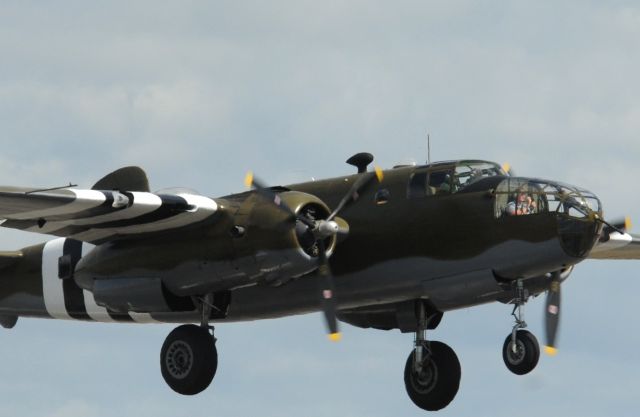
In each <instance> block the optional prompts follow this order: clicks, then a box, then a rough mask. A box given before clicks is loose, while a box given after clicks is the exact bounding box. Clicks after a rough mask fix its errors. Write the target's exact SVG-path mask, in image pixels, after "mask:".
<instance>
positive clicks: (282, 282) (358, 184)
mask: <svg viewBox="0 0 640 417" xmlns="http://www.w3.org/2000/svg"><path fill="white" fill-rule="evenodd" d="M372 161H373V156H372V155H371V154H369V153H359V154H356V155H354V156H352V157H351V158H349V159H348V160H347V162H348V163H349V164H351V165H353V166H355V167H356V168H357V173H354V174H352V175H347V176H342V177H338V178H331V179H326V180H319V181H312V182H306V183H300V184H294V185H288V186H277V187H269V186H267V185H265V184H264V183H262V182H261V181H259V180H257V179H256V178H255V177H254V176H253V175H252V174H250V175H248V176H247V178H246V184H247V186H248V187H251V188H252V189H250V190H248V191H245V192H242V193H239V194H233V195H228V196H224V197H220V198H210V197H205V196H203V195H199V194H198V193H196V192H194V191H189V190H186V189H171V190H163V191H158V192H155V193H152V192H150V189H149V182H148V179H147V176H146V174H145V172H144V171H143V170H142V169H140V168H138V167H125V168H121V169H119V170H117V171H114V172H112V173H111V174H109V175H107V176H105V177H104V178H102V179H101V180H100V181H98V182H97V183H96V184H95V185H94V186H93V187H92V188H91V189H79V188H77V187H76V186H73V185H71V184H70V185H69V186H67V187H54V188H19V187H0V219H1V220H0V223H1V225H2V226H3V227H9V228H14V229H20V230H25V231H30V232H36V233H43V234H47V235H54V236H58V237H59V238H57V239H54V240H50V241H48V242H46V243H44V244H40V245H35V246H30V247H26V248H23V249H21V250H17V251H11V252H1V253H0V324H1V325H2V326H4V327H5V328H12V327H13V326H14V325H15V324H16V322H17V320H18V318H19V317H41V318H54V319H68V320H86V321H97V322H139V323H147V322H165V323H187V324H182V325H180V326H179V327H177V328H175V329H174V330H173V331H172V332H171V333H170V334H169V335H168V336H167V338H166V340H165V342H164V344H163V346H162V349H161V352H160V367H161V372H162V376H163V377H164V379H165V381H166V382H167V384H168V385H169V386H170V387H171V388H172V389H173V390H174V391H176V392H178V393H180V394H185V395H193V394H197V393H199V392H201V391H203V390H204V389H205V388H207V386H208V385H209V384H210V383H211V381H212V380H213V377H214V375H215V373H216V368H217V364H218V357H217V352H216V339H215V338H214V329H213V327H212V326H211V324H212V323H226V322H237V321H246V320H257V319H266V318H277V317H284V316H289V315H295V314H304V313H310V312H314V311H322V312H323V313H324V318H325V321H326V325H327V328H328V334H329V337H330V339H332V340H338V339H339V338H340V333H339V331H338V323H339V321H342V322H346V323H349V324H351V325H354V326H358V327H362V328H375V329H384V330H389V329H399V330H400V331H401V332H411V333H415V342H414V344H413V348H412V350H411V352H410V354H409V357H408V359H407V362H406V366H405V370H404V382H405V386H406V390H407V393H408V395H409V397H410V398H411V400H412V401H413V402H414V403H415V404H416V405H417V406H418V407H420V408H422V409H425V410H431V411H434V410H439V409H442V408H444V407H446V406H447V405H448V404H449V403H450V402H451V401H452V400H453V399H454V397H455V396H456V393H457V391H458V388H459V384H460V377H461V367H460V363H459V360H458V358H457V356H456V354H455V353H454V351H453V350H452V349H451V348H450V347H449V346H447V345H446V344H444V343H442V342H438V341H432V340H430V339H429V338H428V337H427V331H428V330H431V329H435V328H436V327H437V326H438V325H439V323H440V322H441V319H442V317H443V314H444V313H445V312H447V311H451V310H455V309H460V308H467V307H470V306H475V305H479V304H483V303H490V302H501V303H508V304H512V305H513V306H514V310H513V313H512V314H513V316H514V319H515V322H514V325H513V328H512V329H510V331H509V333H508V335H507V337H506V339H505V341H504V345H503V351H502V354H503V358H504V362H505V365H506V366H507V368H508V369H509V370H511V371H512V372H513V373H515V374H518V375H523V374H526V373H528V372H530V371H531V370H533V369H534V367H535V366H536V364H537V362H538V359H539V356H540V348H539V345H538V342H537V340H536V338H535V336H534V335H533V334H531V333H530V332H528V331H527V330H525V327H526V323H525V321H524V319H523V306H524V305H525V303H526V302H527V300H529V299H530V298H531V297H533V296H536V295H539V294H541V293H544V292H547V294H548V295H547V303H546V313H545V314H546V331H547V335H546V337H547V341H546V345H547V348H546V349H547V351H548V352H550V353H553V352H554V351H555V348H556V346H555V339H556V332H557V328H558V320H559V313H560V287H561V283H562V282H563V281H564V280H566V279H567V278H568V276H569V275H570V273H571V272H572V271H573V267H574V265H576V264H578V263H579V262H581V261H582V260H584V259H586V258H620V259H622V258H627V259H637V258H640V249H639V248H640V243H639V242H640V239H639V238H638V237H635V236H633V235H630V234H629V233H627V229H628V223H627V222H626V221H619V222H607V221H606V220H605V219H604V218H603V214H602V207H601V204H600V201H599V200H598V198H597V197H596V196H595V195H594V194H593V193H591V192H589V191H586V190H584V189H581V188H578V187H575V186H571V185H568V184H563V183H560V182H557V181H548V180H541V179H535V178H521V177H517V176H515V175H513V173H512V172H510V171H508V170H506V169H504V168H503V167H501V166H500V165H499V164H496V163H492V162H488V161H480V160H458V161H448V162H437V163H431V164H427V165H421V166H416V165H408V166H397V167H394V168H393V169H388V170H381V169H380V168H377V167H376V168H375V169H373V170H369V169H368V167H369V165H370V164H371V163H372ZM193 323H197V324H193Z"/></svg>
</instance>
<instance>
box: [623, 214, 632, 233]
mask: <svg viewBox="0 0 640 417" xmlns="http://www.w3.org/2000/svg"><path fill="white" fill-rule="evenodd" d="M631 226H632V224H631V217H629V216H627V217H625V218H624V230H625V231H627V232H628V231H629V230H631Z"/></svg>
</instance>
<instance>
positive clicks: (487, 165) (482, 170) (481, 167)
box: [453, 161, 505, 191]
mask: <svg viewBox="0 0 640 417" xmlns="http://www.w3.org/2000/svg"><path fill="white" fill-rule="evenodd" d="M496 175H505V172H504V171H503V170H502V168H501V167H500V165H498V164H494V163H493V162H484V161H468V162H460V163H458V164H457V165H456V168H455V172H454V176H453V189H454V190H455V191H460V190H462V189H464V188H465V187H467V186H468V185H470V184H473V183H474V182H476V181H478V180H480V179H482V178H487V177H494V176H496Z"/></svg>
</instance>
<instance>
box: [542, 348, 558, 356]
mask: <svg viewBox="0 0 640 417" xmlns="http://www.w3.org/2000/svg"><path fill="white" fill-rule="evenodd" d="M544 353H546V354H547V355H549V356H555V355H556V354H557V353H558V349H556V348H554V347H552V346H545V347H544Z"/></svg>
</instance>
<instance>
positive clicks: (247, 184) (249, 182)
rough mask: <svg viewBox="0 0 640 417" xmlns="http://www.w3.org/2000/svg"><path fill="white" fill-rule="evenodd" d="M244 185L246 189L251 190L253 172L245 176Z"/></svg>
mask: <svg viewBox="0 0 640 417" xmlns="http://www.w3.org/2000/svg"><path fill="white" fill-rule="evenodd" d="M244 185H245V187H247V188H251V186H252V185H253V172H252V171H249V172H247V176H246V177H244Z"/></svg>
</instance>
